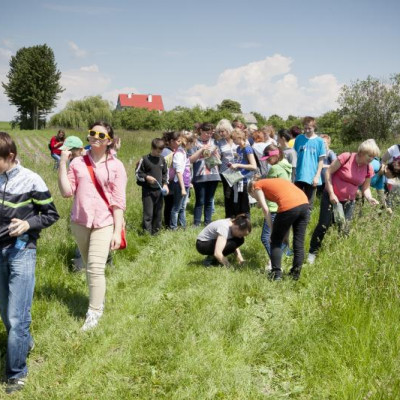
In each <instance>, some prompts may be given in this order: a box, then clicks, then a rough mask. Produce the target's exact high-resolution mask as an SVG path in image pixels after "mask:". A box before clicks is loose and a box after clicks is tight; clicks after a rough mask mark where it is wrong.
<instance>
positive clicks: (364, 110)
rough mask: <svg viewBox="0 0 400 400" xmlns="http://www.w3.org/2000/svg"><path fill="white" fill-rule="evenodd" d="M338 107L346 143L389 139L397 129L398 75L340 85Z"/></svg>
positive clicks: (399, 113)
mask: <svg viewBox="0 0 400 400" xmlns="http://www.w3.org/2000/svg"><path fill="white" fill-rule="evenodd" d="M339 104H340V113H341V115H342V116H343V139H344V140H345V141H353V140H364V139H367V138H374V139H381V140H383V139H388V138H390V137H391V136H393V135H394V134H396V133H398V132H397V131H398V129H399V128H400V74H398V75H394V76H392V77H391V78H390V79H389V80H388V81H382V80H379V79H376V78H372V77H370V76H369V77H368V78H367V79H366V80H364V81H361V80H358V81H356V82H354V83H352V84H351V85H349V86H347V85H346V86H343V88H342V91H341V94H340V97H339Z"/></svg>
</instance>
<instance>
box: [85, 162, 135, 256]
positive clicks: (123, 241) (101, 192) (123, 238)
mask: <svg viewBox="0 0 400 400" xmlns="http://www.w3.org/2000/svg"><path fill="white" fill-rule="evenodd" d="M83 160H84V161H85V164H86V166H87V169H88V171H89V175H90V177H91V178H92V181H93V183H94V186H95V187H96V189H97V191H98V192H99V195H100V196H101V198H102V199H103V200H104V201H105V202H106V204H107V206H108V207H109V208H110V203H109V202H108V200H107V197H106V195H105V193H104V190H103V188H102V187H101V185H100V183H99V182H98V180H97V179H96V176H95V174H94V171H93V167H92V164H91V162H90V160H89V156H88V155H85V156H83ZM127 245H128V243H127V241H126V228H125V221H123V224H122V230H121V244H120V246H119V249H117V250H123V249H126V246H127Z"/></svg>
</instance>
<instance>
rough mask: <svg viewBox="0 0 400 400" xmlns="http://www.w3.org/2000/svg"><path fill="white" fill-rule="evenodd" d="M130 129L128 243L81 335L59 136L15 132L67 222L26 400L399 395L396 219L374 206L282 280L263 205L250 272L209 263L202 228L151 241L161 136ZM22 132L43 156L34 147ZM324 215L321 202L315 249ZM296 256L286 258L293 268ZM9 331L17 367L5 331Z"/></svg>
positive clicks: (82, 288)
mask: <svg viewBox="0 0 400 400" xmlns="http://www.w3.org/2000/svg"><path fill="white" fill-rule="evenodd" d="M11 133H12V132H11ZM118 133H119V134H120V135H121V137H122V143H123V145H122V149H121V151H120V153H119V157H120V158H121V159H122V160H123V161H124V163H125V166H126V168H127V170H128V175H129V183H128V210H127V220H128V226H129V233H128V240H129V245H128V249H127V250H125V251H121V252H116V253H115V264H116V267H115V268H109V269H107V302H106V311H105V314H104V317H103V318H102V320H101V322H100V325H99V326H98V328H97V329H95V330H94V331H91V332H88V333H81V332H80V330H79V329H80V327H81V326H82V323H83V319H84V314H85V312H86V309H87V305H88V300H87V288H86V282H85V277H84V275H83V274H75V273H72V272H71V270H70V259H71V258H72V257H73V250H74V247H75V245H74V242H73V240H72V238H71V236H70V234H69V230H68V214H69V209H70V206H71V201H69V200H65V199H61V197H60V196H59V194H58V189H57V182H56V173H55V172H54V171H53V170H52V163H51V162H50V161H51V160H50V158H49V155H48V154H47V153H48V150H47V142H48V140H49V138H50V136H51V135H52V132H51V131H45V132H40V133H36V134H35V133H32V132H23V131H18V132H15V134H14V137H16V138H17V139H18V143H19V144H21V146H24V148H26V152H25V153H23V152H22V151H21V158H22V161H23V164H24V165H25V166H27V167H29V168H32V169H33V170H35V171H37V172H39V173H40V174H41V175H42V176H43V177H44V179H45V181H46V183H47V184H48V186H49V188H50V190H51V191H52V194H53V196H54V198H55V202H56V205H57V208H58V210H59V212H60V214H61V219H60V221H59V222H58V223H57V224H55V225H54V226H53V227H51V228H49V229H47V230H44V231H43V232H42V238H41V240H40V242H39V248H38V262H37V284H36V291H35V299H34V304H33V324H32V330H33V334H34V337H35V340H36V348H35V350H34V351H33V353H32V354H31V356H30V358H29V368H30V375H29V379H28V382H27V385H26V388H25V389H24V391H23V393H19V394H16V395H15V396H14V398H27V399H134V398H137V399H302V400H303V399H337V400H339V399H340V400H342V399H382V400H383V399H385V400H386V399H398V398H399V396H400V387H399V378H398V376H399V372H400V371H399V366H400V363H399V350H400V339H399V335H398V334H397V325H398V321H399V317H400V306H399V300H400V297H399V283H400V281H399V278H400V274H399V271H398V268H397V266H398V260H399V259H400V249H399V246H398V245H397V238H398V235H399V227H400V219H399V216H398V214H397V213H396V214H395V215H394V216H393V217H389V216H387V215H378V212H377V210H376V209H372V208H370V207H369V206H366V207H365V209H364V210H363V215H362V216H361V217H359V218H357V220H355V221H354V224H353V229H352V233H351V235H350V237H349V238H346V239H343V238H342V237H340V236H339V235H338V233H337V232H336V231H335V230H334V229H331V230H330V231H329V233H328V234H327V236H326V238H325V240H324V246H323V249H322V251H321V253H320V255H319V257H318V259H317V262H316V263H315V265H313V266H308V265H306V266H305V267H304V269H303V273H302V276H301V279H300V281H299V282H292V281H290V280H284V281H282V282H280V283H278V284H277V283H276V282H269V281H268V280H267V279H266V276H265V273H264V266H265V263H266V260H267V256H266V254H265V251H264V250H263V247H262V245H261V243H260V239H259V236H260V234H261V224H262V214H261V212H260V210H259V209H256V208H253V209H252V221H253V224H254V230H253V232H252V233H251V235H250V236H249V237H248V238H246V242H245V245H244V246H243V251H242V252H243V255H244V257H245V258H246V260H247V264H246V265H245V266H244V267H239V266H237V265H235V266H234V267H233V268H231V269H226V268H219V267H213V268H204V267H203V266H202V264H201V261H202V257H201V256H200V255H199V254H197V253H196V251H195V247H194V243H195V239H196V236H197V234H198V232H199V229H198V228H192V227H189V228H187V229H186V230H185V231H178V232H167V231H165V232H162V233H161V234H160V235H159V236H157V237H149V236H148V235H144V234H143V233H142V232H141V229H140V225H141V194H140V190H139V187H137V185H136V184H135V179H134V175H133V172H134V165H135V162H136V160H138V158H139V157H140V156H141V155H143V154H146V153H147V152H148V151H149V147H150V139H151V138H152V137H154V136H155V135H156V134H154V133H146V132H139V133H132V132H118ZM67 134H72V132H67ZM78 135H80V136H82V138H83V136H84V135H82V133H78ZM22 137H24V138H25V139H29V141H30V143H33V141H34V140H36V141H38V142H40V143H42V147H40V146H37V147H36V150H35V151H31V152H29V151H28V149H29V147H28V144H27V142H26V141H23V140H22ZM34 137H35V138H36V139H34ZM20 150H21V148H20ZM38 152H43V155H44V156H46V157H48V158H49V163H47V164H46V163H45V162H43V159H42V158H40V157H37V153H38ZM191 201H192V202H193V198H192V200H191ZM192 204H193V203H192ZM216 206H217V214H216V215H215V216H214V218H220V217H222V216H223V214H222V195H221V192H220V191H219V192H218V194H217V201H216ZM191 209H192V205H191V206H190V207H189V214H190V210H191ZM317 216H318V208H317V207H316V209H315V210H314V212H313V215H312V221H311V223H310V226H309V228H308V237H307V242H308V241H309V235H310V233H311V232H312V229H313V227H314V226H315V224H316V219H317ZM188 221H191V215H189V216H188ZM290 261H291V259H290V258H285V260H284V265H285V267H286V269H288V267H289V264H290ZM0 329H1V330H0V350H1V353H2V358H1V362H2V364H1V366H2V367H3V368H4V350H5V340H6V334H5V331H4V328H3V327H1V328H0ZM2 396H3V395H2V394H0V397H2Z"/></svg>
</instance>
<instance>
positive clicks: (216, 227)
mask: <svg viewBox="0 0 400 400" xmlns="http://www.w3.org/2000/svg"><path fill="white" fill-rule="evenodd" d="M250 232H251V222H250V219H249V218H248V217H247V216H246V215H245V214H241V215H238V216H237V217H235V218H233V219H231V218H226V219H219V220H217V221H214V222H212V223H211V224H209V225H207V226H206V227H205V228H204V229H203V230H202V231H201V232H200V234H199V236H198V237H197V241H196V249H197V251H198V252H199V253H200V254H203V255H206V256H208V257H207V258H206V259H205V260H204V265H211V264H215V265H218V264H222V265H225V266H226V267H228V266H229V261H228V259H227V258H226V256H228V255H229V254H233V253H235V254H236V257H237V260H238V262H239V264H242V263H243V261H244V260H243V257H242V254H241V252H240V250H239V247H240V246H241V245H242V244H243V243H244V237H245V236H247V235H248V234H249V233H250ZM210 256H211V257H210Z"/></svg>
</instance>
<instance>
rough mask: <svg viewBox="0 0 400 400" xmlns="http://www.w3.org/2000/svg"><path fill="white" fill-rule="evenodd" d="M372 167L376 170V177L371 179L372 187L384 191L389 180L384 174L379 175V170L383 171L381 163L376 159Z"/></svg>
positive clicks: (372, 162)
mask: <svg viewBox="0 0 400 400" xmlns="http://www.w3.org/2000/svg"><path fill="white" fill-rule="evenodd" d="M370 165H371V167H372V168H373V169H374V176H373V177H372V178H371V187H373V188H375V189H376V190H383V189H384V188H385V183H386V182H387V178H386V176H385V175H384V174H382V175H379V174H378V172H379V170H380V169H381V163H380V161H379V160H378V159H376V158H374V159H373V160H372V161H371V163H370Z"/></svg>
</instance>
